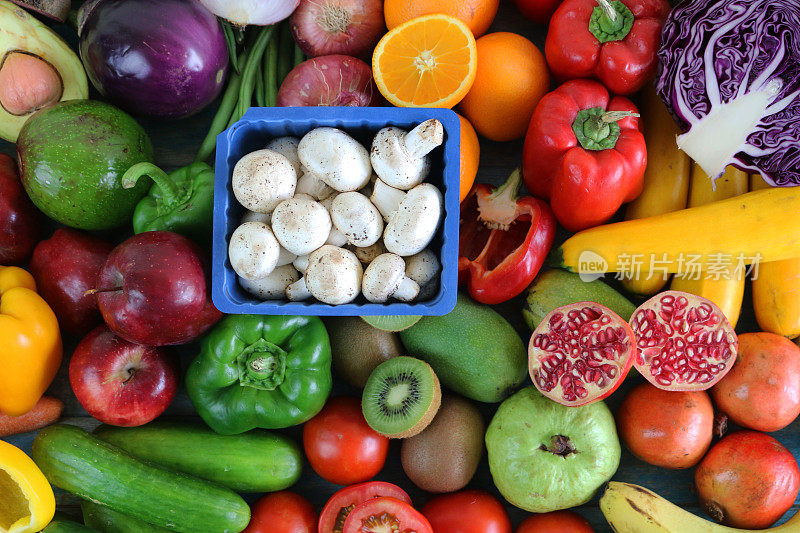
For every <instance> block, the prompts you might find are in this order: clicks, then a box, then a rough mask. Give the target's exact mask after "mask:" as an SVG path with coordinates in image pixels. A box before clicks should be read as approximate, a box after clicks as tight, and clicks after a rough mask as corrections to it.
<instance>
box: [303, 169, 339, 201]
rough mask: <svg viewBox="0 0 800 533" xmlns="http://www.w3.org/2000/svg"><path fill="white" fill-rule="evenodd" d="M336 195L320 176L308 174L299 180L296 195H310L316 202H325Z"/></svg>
mask: <svg viewBox="0 0 800 533" xmlns="http://www.w3.org/2000/svg"><path fill="white" fill-rule="evenodd" d="M333 193H334V190H333V189H331V188H330V187H328V184H327V183H325V182H324V181H322V180H321V179H320V178H319V176H317V175H315V174H312V173H311V172H308V170H306V172H305V173H304V174H303V175H302V176H300V179H299V180H297V188H296V189H295V195H297V194H308V195H309V196H311V197H312V198H314V199H315V200H324V199H325V198H328V197H329V196H330V195H332V194H333Z"/></svg>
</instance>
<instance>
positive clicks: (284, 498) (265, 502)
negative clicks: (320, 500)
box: [244, 491, 317, 533]
mask: <svg viewBox="0 0 800 533" xmlns="http://www.w3.org/2000/svg"><path fill="white" fill-rule="evenodd" d="M316 527H317V513H316V512H315V511H314V508H313V507H312V506H311V504H310V503H308V501H307V500H306V499H305V498H303V497H302V496H300V495H299V494H295V493H294V492H289V491H283V492H273V493H272V494H267V495H266V496H262V497H261V498H260V499H259V500H258V501H257V502H256V503H254V504H253V508H252V513H251V517H250V523H249V524H248V525H247V529H245V530H244V533H317V530H316Z"/></svg>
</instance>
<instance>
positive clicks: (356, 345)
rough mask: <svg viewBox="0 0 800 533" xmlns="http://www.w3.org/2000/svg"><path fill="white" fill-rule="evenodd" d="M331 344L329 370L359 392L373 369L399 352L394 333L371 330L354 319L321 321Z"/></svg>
mask: <svg viewBox="0 0 800 533" xmlns="http://www.w3.org/2000/svg"><path fill="white" fill-rule="evenodd" d="M324 320H325V326H326V327H327V328H328V336H329V337H330V341H331V356H332V358H333V361H332V362H333V371H334V372H336V374H337V375H338V376H339V377H340V378H342V379H343V380H344V381H345V382H347V383H348V384H349V385H352V386H353V387H358V388H359V389H363V388H364V385H366V384H367V378H368V377H369V375H370V374H371V373H372V371H373V370H375V367H376V366H378V365H379V364H381V363H383V362H384V361H387V360H389V359H391V358H392V357H397V356H398V355H402V353H403V345H402V343H401V342H400V338H399V337H398V336H397V334H396V333H390V332H388V331H382V330H380V329H375V328H373V327H372V326H370V325H369V324H367V323H366V322H364V321H363V320H361V319H360V318H358V317H354V316H343V317H329V318H325V319H324Z"/></svg>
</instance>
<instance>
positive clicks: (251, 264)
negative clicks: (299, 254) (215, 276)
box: [228, 222, 291, 280]
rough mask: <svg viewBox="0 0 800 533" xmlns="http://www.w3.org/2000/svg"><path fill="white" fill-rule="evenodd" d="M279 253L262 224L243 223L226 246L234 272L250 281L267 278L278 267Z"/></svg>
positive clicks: (278, 246)
mask: <svg viewBox="0 0 800 533" xmlns="http://www.w3.org/2000/svg"><path fill="white" fill-rule="evenodd" d="M280 252H281V246H280V244H278V240H277V239H276V238H275V235H274V234H273V233H272V230H271V229H270V227H269V226H267V225H266V224H264V223H262V222H245V223H244V224H242V225H241V226H239V227H238V228H236V230H235V231H234V232H233V235H231V241H230V244H229V245H228V259H229V260H230V262H231V267H233V270H234V272H236V273H237V274H238V275H239V276H240V277H242V278H245V279H250V280H255V279H261V278H265V277H267V276H269V275H270V273H271V272H272V271H273V270H275V267H276V266H278V258H279V257H280ZM290 262H291V261H290Z"/></svg>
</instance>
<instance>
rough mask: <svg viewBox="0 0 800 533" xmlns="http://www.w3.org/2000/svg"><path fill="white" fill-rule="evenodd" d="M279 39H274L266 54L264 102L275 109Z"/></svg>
mask: <svg viewBox="0 0 800 533" xmlns="http://www.w3.org/2000/svg"><path fill="white" fill-rule="evenodd" d="M278 59H279V57H278V39H272V41H271V42H270V43H269V46H267V52H266V53H265V54H264V72H263V76H264V101H265V102H266V103H267V105H268V106H269V107H275V103H276V101H277V99H278V80H277V79H275V71H276V69H277V65H278Z"/></svg>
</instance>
